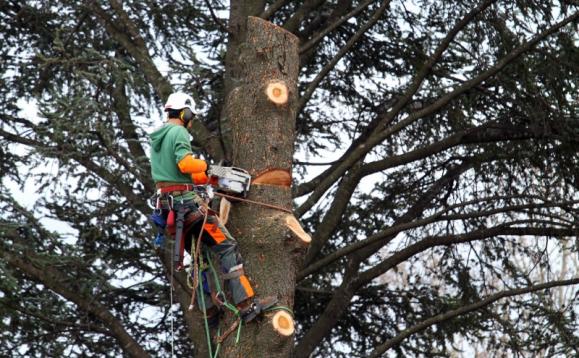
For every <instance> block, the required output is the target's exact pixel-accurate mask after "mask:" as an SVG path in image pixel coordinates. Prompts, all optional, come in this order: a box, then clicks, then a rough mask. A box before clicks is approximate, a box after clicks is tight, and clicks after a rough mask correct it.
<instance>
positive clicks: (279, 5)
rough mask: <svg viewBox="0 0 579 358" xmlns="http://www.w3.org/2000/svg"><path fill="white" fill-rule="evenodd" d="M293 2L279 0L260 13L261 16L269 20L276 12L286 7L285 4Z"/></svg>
mask: <svg viewBox="0 0 579 358" xmlns="http://www.w3.org/2000/svg"><path fill="white" fill-rule="evenodd" d="M290 2H291V0H277V1H276V2H275V3H273V4H271V6H269V7H268V8H267V9H265V10H264V11H263V12H262V13H261V14H260V15H259V17H261V18H262V19H264V20H269V18H270V17H271V16H272V15H273V14H275V12H276V11H277V10H279V9H281V8H282V7H284V6H285V5H287V4H289V3H290Z"/></svg>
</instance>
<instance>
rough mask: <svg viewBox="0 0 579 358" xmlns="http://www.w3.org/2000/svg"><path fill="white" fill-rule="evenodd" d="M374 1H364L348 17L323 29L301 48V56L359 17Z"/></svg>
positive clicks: (341, 18) (343, 17)
mask: <svg viewBox="0 0 579 358" xmlns="http://www.w3.org/2000/svg"><path fill="white" fill-rule="evenodd" d="M373 1H375V0H366V1H364V2H363V3H361V4H360V5H358V7H356V8H355V9H354V10H352V11H350V12H349V13H347V14H346V15H344V16H342V17H340V19H338V20H337V21H335V22H333V23H332V24H330V26H328V27H326V28H325V29H323V30H322V31H320V32H319V33H318V34H316V36H314V37H313V38H312V39H310V40H309V41H308V42H306V43H305V44H304V45H303V46H302V47H300V54H303V53H304V52H306V51H308V50H309V49H311V48H312V47H314V46H315V45H316V44H317V43H318V42H320V41H321V40H322V39H323V38H324V37H326V35H328V34H329V33H330V32H332V31H334V30H335V29H336V28H338V27H339V26H340V25H342V24H343V23H344V22H346V21H348V20H350V19H351V18H352V17H354V16H356V15H358V14H359V13H360V12H362V11H363V10H364V9H366V8H367V7H368V6H370V4H371V3H372V2H373Z"/></svg>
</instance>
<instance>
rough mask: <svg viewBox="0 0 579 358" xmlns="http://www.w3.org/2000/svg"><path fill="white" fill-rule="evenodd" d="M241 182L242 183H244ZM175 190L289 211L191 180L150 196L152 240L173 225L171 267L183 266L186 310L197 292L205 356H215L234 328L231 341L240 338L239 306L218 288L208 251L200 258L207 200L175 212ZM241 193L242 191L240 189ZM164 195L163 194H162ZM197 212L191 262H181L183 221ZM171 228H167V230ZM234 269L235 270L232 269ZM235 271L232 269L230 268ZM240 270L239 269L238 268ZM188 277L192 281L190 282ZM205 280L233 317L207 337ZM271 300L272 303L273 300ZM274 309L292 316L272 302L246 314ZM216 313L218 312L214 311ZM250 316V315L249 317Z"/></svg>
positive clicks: (158, 241)
mask: <svg viewBox="0 0 579 358" xmlns="http://www.w3.org/2000/svg"><path fill="white" fill-rule="evenodd" d="M242 180H244V179H240V182H241V181H242ZM239 185H241V184H239V183H237V184H236V183H234V184H233V186H232V188H234V189H235V190H234V189H231V190H230V192H237V191H236V190H237V188H238V187H239ZM244 185H245V184H244ZM248 187H249V182H247V188H248ZM247 188H246V187H242V189H239V190H246V189H247ZM176 191H181V192H188V191H193V192H194V193H195V194H197V195H198V196H199V197H200V198H201V199H202V200H203V202H207V201H208V200H209V199H210V198H211V197H212V195H213V194H214V195H217V196H220V197H223V198H227V199H232V200H233V201H242V202H247V203H250V204H255V205H259V206H263V207H267V208H270V209H276V210H280V211H283V212H287V213H290V214H291V213H292V211H291V210H289V209H286V208H284V207H281V206H277V205H272V204H267V203H263V202H259V201H254V200H249V199H245V198H240V197H238V196H233V195H229V194H225V193H223V192H215V193H212V192H211V191H207V190H201V189H200V188H198V187H197V186H195V185H191V184H183V185H172V186H168V187H165V188H161V189H159V190H158V191H157V193H156V196H154V197H152V198H151V200H149V206H150V207H152V208H153V214H151V216H150V217H151V219H152V221H153V223H154V224H155V226H156V227H157V236H156V237H155V240H154V244H155V246H157V247H160V246H162V245H163V244H164V242H165V237H164V232H165V230H166V229H167V228H174V235H175V240H174V241H173V242H172V245H174V246H173V247H172V248H171V251H172V252H173V264H174V269H175V271H180V270H183V269H187V273H188V274H187V277H188V280H187V283H188V286H189V287H190V288H191V291H192V294H191V303H190V305H189V310H192V309H193V308H194V306H195V296H196V293H198V294H199V300H200V302H199V303H200V305H201V307H202V312H203V320H204V327H205V335H206V339H207V345H208V352H209V357H210V358H217V356H218V354H219V351H220V348H221V344H222V343H223V342H224V341H225V340H226V339H227V338H228V337H229V336H230V335H231V334H232V333H233V332H237V333H236V337H235V344H238V343H239V341H240V339H241V329H242V326H243V322H244V319H243V317H242V315H241V312H240V310H239V309H238V308H237V307H236V306H235V305H233V304H231V303H229V302H228V301H227V298H226V295H225V293H224V292H223V290H222V288H221V284H220V277H219V275H218V273H217V271H216V270H215V267H214V266H213V262H212V259H211V257H210V255H209V253H208V252H205V260H203V255H202V254H201V251H202V246H201V242H202V235H203V230H204V229H205V226H206V225H205V224H206V223H207V218H208V216H209V215H210V212H211V209H210V208H209V207H208V206H207V204H205V205H200V204H199V203H196V206H197V210H189V211H194V212H197V213H200V215H199V217H192V218H186V214H187V211H188V209H191V208H187V207H186V206H185V205H178V208H177V210H176V211H177V213H176V214H175V205H174V204H175V197H173V196H172V195H171V194H170V193H172V192H176ZM243 194H244V196H245V194H246V192H245V193H243ZM162 196H164V197H162ZM182 203H183V199H182V198H181V204H182ZM163 209H166V210H168V213H167V218H166V219H165V218H164V216H163ZM212 215H215V213H212ZM201 216H202V217H203V223H202V225H201V229H200V232H199V234H198V237H197V240H196V241H193V240H192V242H191V251H190V252H191V264H190V265H187V266H185V265H184V264H183V259H184V251H185V238H184V235H183V234H184V231H185V225H186V222H188V223H189V224H190V223H191V222H198V220H199V219H201ZM215 216H216V218H217V220H220V219H219V217H218V216H217V215H215ZM170 232H171V231H170ZM204 263H207V265H208V267H209V270H210V271H211V273H212V276H213V282H214V285H215V291H216V292H211V291H212V290H211V287H210V286H211V285H210V282H211V280H210V279H209V277H207V275H205V277H204V273H205V272H206V270H202V265H204ZM234 269H235V270H234ZM242 270H243V268H239V267H233V268H231V270H230V272H228V273H225V274H224V275H223V276H222V277H221V279H228V278H231V277H234V276H238V275H240V274H241V273H240V272H241V271H242ZM232 271H235V272H232ZM238 271H240V272H238ZM173 275H174V272H171V287H170V290H171V292H170V300H171V308H170V317H171V318H170V319H171V356H174V341H175V337H174V317H173V310H172V309H173V289H174V287H173V285H174V277H173ZM191 279H192V282H191ZM205 284H206V285H207V288H208V290H209V293H210V295H211V298H212V301H214V303H215V305H216V307H217V309H218V310H220V309H221V308H222V307H223V308H225V309H227V310H229V311H230V312H231V313H232V314H233V316H234V321H233V322H232V324H231V325H230V327H229V328H227V329H226V330H225V331H224V332H223V333H221V329H220V328H218V330H217V332H216V335H215V336H214V337H213V339H212V337H211V332H210V326H209V317H208V315H207V306H206V302H205V295H204V292H203V290H204V289H205ZM274 304H275V303H274ZM252 305H255V304H254V303H252ZM277 310H284V311H286V312H288V313H289V314H290V315H291V316H292V317H293V312H292V310H291V309H290V308H289V307H286V306H281V305H274V306H272V307H263V310H260V311H250V314H253V315H258V314H259V313H261V312H272V311H277ZM217 314H219V313H217ZM252 318H253V317H252ZM213 342H215V343H216V346H215V347H213Z"/></svg>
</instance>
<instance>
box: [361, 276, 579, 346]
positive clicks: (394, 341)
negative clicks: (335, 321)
mask: <svg viewBox="0 0 579 358" xmlns="http://www.w3.org/2000/svg"><path fill="white" fill-rule="evenodd" d="M576 284H579V278H574V279H569V280H562V281H551V282H547V283H542V284H538V285H532V286H528V287H523V288H517V289H512V290H504V291H501V292H497V293H495V294H493V295H490V296H488V297H487V298H485V299H483V300H480V301H478V302H475V303H471V304H469V305H466V306H463V307H460V308H457V309H455V310H452V311H448V312H445V313H441V314H439V315H437V316H434V317H431V318H429V319H427V320H425V321H423V322H421V323H418V324H416V325H414V326H412V327H410V328H408V329H406V330H404V331H402V332H401V333H400V334H398V335H397V336H395V337H393V338H391V339H389V340H387V341H386V342H384V343H383V344H381V345H379V346H377V347H376V348H375V349H374V351H373V352H372V354H370V357H381V356H382V355H383V353H384V352H386V351H387V350H389V349H391V348H393V347H395V346H397V345H398V344H400V342H402V341H403V340H405V339H406V338H408V337H410V336H411V335H413V334H415V333H418V332H421V331H423V330H425V329H427V328H428V327H430V326H432V325H435V324H438V323H441V322H445V321H449V320H451V319H453V318H456V317H458V316H461V315H464V314H468V313H471V312H473V311H476V310H479V309H481V308H483V307H486V306H488V305H491V304H493V303H494V302H496V301H498V300H500V299H502V298H506V297H513V296H520V295H524V294H527V293H531V292H536V291H540V290H545V289H549V288H553V287H559V286H570V285H576Z"/></svg>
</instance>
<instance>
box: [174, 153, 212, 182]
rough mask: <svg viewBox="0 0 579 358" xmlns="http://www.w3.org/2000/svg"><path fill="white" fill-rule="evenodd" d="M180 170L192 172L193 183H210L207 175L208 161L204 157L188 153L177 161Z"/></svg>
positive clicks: (184, 172)
mask: <svg viewBox="0 0 579 358" xmlns="http://www.w3.org/2000/svg"><path fill="white" fill-rule="evenodd" d="M177 166H178V167H179V170H180V171H181V173H183V174H191V179H192V180H193V183H195V184H197V185H204V184H209V178H208V177H207V173H206V171H207V162H206V161H204V160H202V159H197V158H194V157H193V155H191V154H187V155H186V156H185V157H183V159H181V160H180V161H179V163H177Z"/></svg>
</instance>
